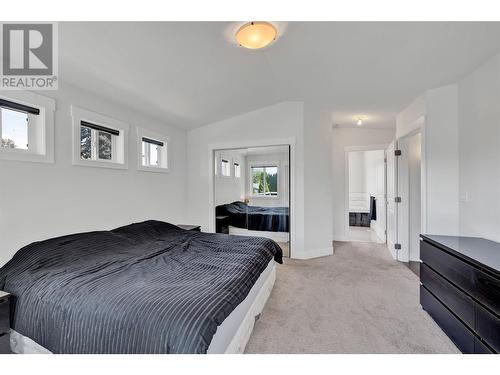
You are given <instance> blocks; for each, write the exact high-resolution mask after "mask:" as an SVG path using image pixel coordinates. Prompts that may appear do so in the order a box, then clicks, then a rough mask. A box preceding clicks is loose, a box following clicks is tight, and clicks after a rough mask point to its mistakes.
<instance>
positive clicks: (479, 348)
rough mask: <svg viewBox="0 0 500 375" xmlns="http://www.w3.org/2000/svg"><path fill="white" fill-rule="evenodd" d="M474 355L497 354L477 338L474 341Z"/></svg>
mask: <svg viewBox="0 0 500 375" xmlns="http://www.w3.org/2000/svg"><path fill="white" fill-rule="evenodd" d="M474 354H496V353H495V352H494V351H492V350H491V349H490V348H488V347H487V346H486V345H485V344H484V343H483V342H481V340H479V339H478V338H477V337H476V338H475V339H474Z"/></svg>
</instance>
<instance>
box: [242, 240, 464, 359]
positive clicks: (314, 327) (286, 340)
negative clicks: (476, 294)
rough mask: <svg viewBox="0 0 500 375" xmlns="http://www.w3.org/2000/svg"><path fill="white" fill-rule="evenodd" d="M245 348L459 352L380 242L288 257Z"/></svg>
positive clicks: (253, 350)
mask: <svg viewBox="0 0 500 375" xmlns="http://www.w3.org/2000/svg"><path fill="white" fill-rule="evenodd" d="M246 352H247V353H458V350H457V348H456V347H455V346H454V345H453V343H452V342H451V341H450V340H449V339H448V337H447V336H446V335H445V334H444V333H443V332H442V331H441V330H440V328H439V327H438V326H437V325H436V323H435V322H434V321H433V320H432V319H431V318H430V317H429V316H428V315H427V313H426V312H425V311H423V310H422V308H421V307H420V304H419V279H418V277H417V276H416V275H415V274H414V273H413V272H411V271H410V269H409V268H408V267H406V266H405V265H403V264H400V263H398V262H396V261H394V260H392V258H391V257H390V254H389V252H388V250H387V248H386V247H385V245H382V244H374V243H361V242H336V243H335V254H334V255H333V256H329V257H324V258H317V259H313V260H306V261H304V260H291V259H285V264H284V265H279V266H278V276H277V280H276V285H275V287H274V290H273V292H272V294H271V297H270V298H269V300H268V302H267V304H266V307H265V308H264V311H263V313H262V315H261V317H260V319H259V320H258V321H257V323H256V325H255V330H254V332H253V334H252V337H251V338H250V341H249V342H248V345H247V348H246Z"/></svg>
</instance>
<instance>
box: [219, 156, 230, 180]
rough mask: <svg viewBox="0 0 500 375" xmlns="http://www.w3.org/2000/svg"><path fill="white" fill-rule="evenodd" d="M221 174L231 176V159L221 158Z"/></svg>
mask: <svg viewBox="0 0 500 375" xmlns="http://www.w3.org/2000/svg"><path fill="white" fill-rule="evenodd" d="M220 174H221V175H222V176H224V177H230V176H231V164H230V163H229V160H226V159H221V160H220Z"/></svg>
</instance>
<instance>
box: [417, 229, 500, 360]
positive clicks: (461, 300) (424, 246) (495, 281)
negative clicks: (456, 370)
mask: <svg viewBox="0 0 500 375" xmlns="http://www.w3.org/2000/svg"><path fill="white" fill-rule="evenodd" d="M420 258H421V260H422V265H421V268H420V281H421V285H420V304H421V305H422V307H423V308H424V310H425V311H427V312H428V313H429V315H430V316H431V317H432V318H433V319H434V320H435V321H436V323H437V324H438V325H439V326H440V327H441V329H442V330H443V331H444V332H445V333H446V334H447V335H448V337H449V338H450V339H451V340H452V341H453V342H454V343H455V345H457V347H458V348H459V349H460V350H461V351H462V352H463V353H476V354H484V353H498V352H500V243H497V242H493V241H489V240H485V239H482V238H472V237H454V236H438V235H422V236H421V241H420Z"/></svg>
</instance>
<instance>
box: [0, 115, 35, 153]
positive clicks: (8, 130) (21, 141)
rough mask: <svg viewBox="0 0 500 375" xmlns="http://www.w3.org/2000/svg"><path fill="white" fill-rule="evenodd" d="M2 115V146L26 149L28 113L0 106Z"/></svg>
mask: <svg viewBox="0 0 500 375" xmlns="http://www.w3.org/2000/svg"><path fill="white" fill-rule="evenodd" d="M0 114H1V115H2V119H1V124H2V133H1V134H2V147H6V148H11V149H18V150H27V149H28V121H29V119H28V114H27V113H25V112H19V111H14V110H12V109H9V108H0Z"/></svg>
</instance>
